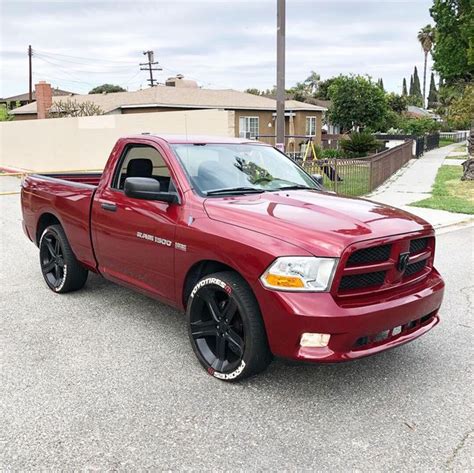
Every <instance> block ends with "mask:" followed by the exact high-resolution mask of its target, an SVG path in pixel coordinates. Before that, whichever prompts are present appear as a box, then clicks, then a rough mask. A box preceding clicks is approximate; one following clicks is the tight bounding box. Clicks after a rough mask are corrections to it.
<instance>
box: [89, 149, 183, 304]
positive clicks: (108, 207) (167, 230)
mask: <svg viewBox="0 0 474 473" xmlns="http://www.w3.org/2000/svg"><path fill="white" fill-rule="evenodd" d="M127 177H151V178H154V179H156V180H157V181H159V182H160V188H161V190H163V191H165V190H171V191H173V190H174V189H175V187H174V182H173V181H172V179H171V175H170V171H169V167H168V165H167V164H166V161H165V159H164V158H163V153H162V152H160V150H159V149H158V148H155V147H154V146H149V145H129V146H128V147H126V148H125V149H124V152H123V153H122V156H121V158H120V159H119V161H118V163H117V166H116V170H115V172H114V175H113V177H112V181H111V182H110V183H109V185H107V186H105V187H104V188H103V189H98V191H97V193H96V196H95V198H94V202H93V204H92V229H93V231H92V239H93V245H94V249H95V254H96V259H97V261H98V263H99V271H100V272H101V273H102V274H103V275H104V276H105V277H107V278H109V279H112V280H116V281H118V282H123V283H126V284H128V285H132V286H134V287H136V288H138V289H143V290H145V291H147V292H149V293H152V294H154V295H157V296H159V297H161V298H164V299H168V300H170V301H173V300H174V299H175V294H174V251H175V249H174V239H175V231H176V222H177V219H178V215H179V210H180V206H179V205H178V204H169V203H167V202H159V201H153V200H144V199H135V198H131V197H127V196H126V195H125V193H124V190H123V189H124V184H125V179H126V178H127Z"/></svg>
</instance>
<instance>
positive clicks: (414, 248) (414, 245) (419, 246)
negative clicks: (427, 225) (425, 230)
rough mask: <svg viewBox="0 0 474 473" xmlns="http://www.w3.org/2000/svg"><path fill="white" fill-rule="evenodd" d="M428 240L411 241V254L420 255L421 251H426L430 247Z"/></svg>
mask: <svg viewBox="0 0 474 473" xmlns="http://www.w3.org/2000/svg"><path fill="white" fill-rule="evenodd" d="M428 240H429V239H428V238H417V239H415V240H411V241H410V253H411V254H415V253H420V251H423V250H425V249H426V247H427V246H428Z"/></svg>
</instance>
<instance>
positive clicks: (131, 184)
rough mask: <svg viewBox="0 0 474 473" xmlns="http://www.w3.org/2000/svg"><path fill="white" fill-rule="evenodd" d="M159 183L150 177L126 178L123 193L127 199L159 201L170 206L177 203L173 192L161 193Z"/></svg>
mask: <svg viewBox="0 0 474 473" xmlns="http://www.w3.org/2000/svg"><path fill="white" fill-rule="evenodd" d="M160 189H161V187H160V183H159V182H158V181H157V180H156V179H153V178H151V177H127V179H125V186H124V191H125V195H126V196H127V197H132V198H134V199H144V200H159V201H162V202H169V203H170V204H177V203H179V198H178V195H177V194H175V193H173V192H161V190H160Z"/></svg>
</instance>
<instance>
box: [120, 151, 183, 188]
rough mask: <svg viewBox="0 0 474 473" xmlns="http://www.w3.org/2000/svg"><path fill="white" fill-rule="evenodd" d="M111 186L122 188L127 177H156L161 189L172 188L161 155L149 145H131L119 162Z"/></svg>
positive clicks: (166, 167) (167, 170)
mask: <svg viewBox="0 0 474 473" xmlns="http://www.w3.org/2000/svg"><path fill="white" fill-rule="evenodd" d="M119 166H120V169H119V172H118V173H117V174H116V175H115V179H114V182H113V185H112V187H113V188H115V189H120V190H123V188H124V186H125V179H127V177H150V178H153V179H156V180H157V181H158V182H159V183H160V186H161V190H163V191H171V190H173V189H174V187H173V184H172V182H171V177H170V171H169V169H168V166H167V165H166V163H165V160H164V159H163V156H162V155H161V154H160V153H159V151H157V150H156V149H155V148H153V147H151V146H131V147H130V148H128V149H127V151H126V154H125V156H124V157H123V158H122V160H121V163H120V164H119Z"/></svg>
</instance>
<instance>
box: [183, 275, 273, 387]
mask: <svg viewBox="0 0 474 473" xmlns="http://www.w3.org/2000/svg"><path fill="white" fill-rule="evenodd" d="M186 313H187V321H188V332H189V337H190V340H191V345H192V347H193V350H194V353H195V354H196V356H197V358H198V360H199V361H200V362H201V364H202V365H203V366H204V368H205V369H206V370H207V372H208V373H209V374H210V375H212V376H214V377H216V378H219V379H222V380H226V381H236V380H240V379H243V378H246V377H248V376H251V375H253V374H256V373H259V372H260V371H263V370H264V369H265V368H266V367H267V366H268V364H269V363H270V362H271V359H272V355H271V353H270V349H269V348H268V341H267V335H266V332H265V327H264V324H263V320H262V316H261V314H260V309H259V307H258V304H257V301H256V299H255V296H254V295H253V292H252V291H251V289H250V287H249V286H248V285H247V283H246V282H245V281H244V280H243V279H242V278H241V277H240V276H239V275H238V274H236V273H233V272H230V271H229V272H222V273H215V274H211V275H209V276H206V277H204V278H203V279H201V280H200V281H199V282H198V283H197V284H196V285H195V286H194V288H193V290H192V291H191V295H190V296H189V301H188V307H187V312H186Z"/></svg>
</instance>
